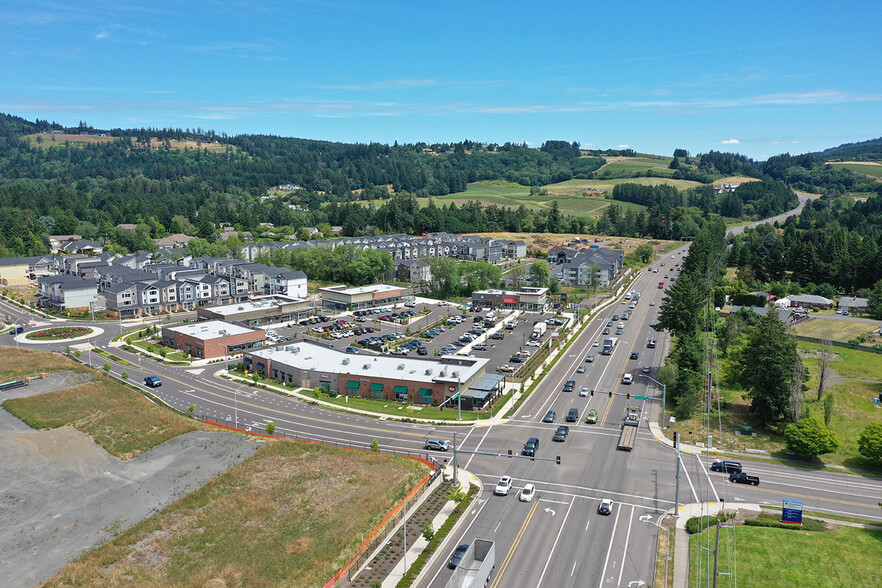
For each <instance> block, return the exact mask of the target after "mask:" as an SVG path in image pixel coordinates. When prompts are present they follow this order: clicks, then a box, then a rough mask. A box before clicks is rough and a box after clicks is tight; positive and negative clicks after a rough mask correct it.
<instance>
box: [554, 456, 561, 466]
mask: <svg viewBox="0 0 882 588" xmlns="http://www.w3.org/2000/svg"><path fill="white" fill-rule="evenodd" d="M555 461H556V462H557V465H560V456H559V455H558V456H557V459H555Z"/></svg>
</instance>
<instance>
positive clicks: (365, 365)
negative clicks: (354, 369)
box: [361, 363, 371, 370]
mask: <svg viewBox="0 0 882 588" xmlns="http://www.w3.org/2000/svg"><path fill="white" fill-rule="evenodd" d="M361 369H363V370H369V369H371V364H369V363H366V364H364V365H363V366H361Z"/></svg>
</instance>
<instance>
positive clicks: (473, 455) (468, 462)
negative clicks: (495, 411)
mask: <svg viewBox="0 0 882 588" xmlns="http://www.w3.org/2000/svg"><path fill="white" fill-rule="evenodd" d="M492 428H493V425H490V426H489V427H487V431H486V432H485V433H484V436H483V437H481V440H480V441H478V445H477V447H475V451H479V450H480V449H481V444H482V443H484V439H486V438H487V435H488V434H489V433H490V429H492ZM469 432H471V431H469ZM474 457H475V454H474V453H473V454H471V455H470V456H469V460H468V461H467V462H466V464H465V469H469V466H470V465H472V459H474Z"/></svg>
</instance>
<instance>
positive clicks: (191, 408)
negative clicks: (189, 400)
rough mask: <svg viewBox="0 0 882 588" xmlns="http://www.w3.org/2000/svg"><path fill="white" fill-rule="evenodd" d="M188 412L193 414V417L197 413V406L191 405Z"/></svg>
mask: <svg viewBox="0 0 882 588" xmlns="http://www.w3.org/2000/svg"><path fill="white" fill-rule="evenodd" d="M187 412H188V413H189V414H191V415H192V414H194V413H195V412H196V405H195V404H191V405H190V406H188V407H187Z"/></svg>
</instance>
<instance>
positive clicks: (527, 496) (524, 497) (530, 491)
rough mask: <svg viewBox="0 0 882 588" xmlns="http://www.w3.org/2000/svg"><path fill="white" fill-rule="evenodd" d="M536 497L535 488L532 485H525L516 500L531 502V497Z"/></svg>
mask: <svg viewBox="0 0 882 588" xmlns="http://www.w3.org/2000/svg"><path fill="white" fill-rule="evenodd" d="M534 496H536V486H534V485H533V484H527V485H526V486H524V488H523V490H521V494H520V496H518V500H520V501H521V502H533V497H534Z"/></svg>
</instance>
